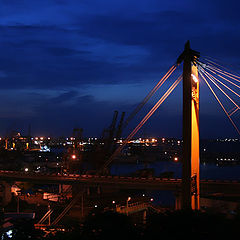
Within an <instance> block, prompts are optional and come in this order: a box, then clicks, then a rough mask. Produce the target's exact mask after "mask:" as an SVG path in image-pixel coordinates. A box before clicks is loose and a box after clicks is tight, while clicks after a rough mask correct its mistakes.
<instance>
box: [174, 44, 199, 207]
mask: <svg viewBox="0 0 240 240" xmlns="http://www.w3.org/2000/svg"><path fill="white" fill-rule="evenodd" d="M199 56H200V54H199V53H198V52H196V51H193V50H192V49H191V48H190V43H189V41H188V42H187V43H186V44H185V49H184V51H183V53H182V54H181V55H180V56H179V58H178V60H177V63H178V64H180V63H181V62H182V61H183V130H182V131H183V161H182V164H183V165H182V201H181V208H182V209H192V210H199V209H200V203H199V180H200V178H199V163H200V160H199V80H198V69H197V65H196V60H197V59H198V58H199Z"/></svg>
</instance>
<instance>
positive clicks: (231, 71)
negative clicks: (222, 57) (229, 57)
mask: <svg viewBox="0 0 240 240" xmlns="http://www.w3.org/2000/svg"><path fill="white" fill-rule="evenodd" d="M203 59H205V60H206V61H207V62H208V64H211V65H213V66H214V67H216V65H217V66H219V67H220V68H222V69H225V70H226V71H227V72H228V73H229V74H230V75H233V76H236V77H237V78H239V79H240V76H239V73H236V72H235V74H234V73H233V72H234V71H233V70H231V69H229V68H227V67H225V66H223V65H221V64H218V63H216V62H214V61H213V60H211V59H214V58H212V57H204V58H203ZM214 60H216V61H217V62H220V61H219V60H217V59H214ZM223 64H224V65H226V64H225V63H223ZM222 71H223V70H222ZM227 72H226V73H227Z"/></svg>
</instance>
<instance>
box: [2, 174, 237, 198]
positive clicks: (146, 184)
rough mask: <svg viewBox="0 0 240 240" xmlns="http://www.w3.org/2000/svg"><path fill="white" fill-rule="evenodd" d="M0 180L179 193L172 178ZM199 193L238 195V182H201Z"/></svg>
mask: <svg viewBox="0 0 240 240" xmlns="http://www.w3.org/2000/svg"><path fill="white" fill-rule="evenodd" d="M0 180H2V181H7V182H11V181H25V182H29V181H31V182H34V183H49V184H69V185H73V184H80V185H87V186H97V185H101V186H112V187H115V188H127V189H149V190H170V191H180V189H181V182H182V180H181V179H173V178H170V179H169V178H157V177H150V178H143V177H126V176H97V175H79V174H62V175H61V174H34V173H25V172H18V171H1V170H0ZM200 191H201V193H209V192H210V193H211V192H220V193H240V182H239V181H223V180H201V181H200Z"/></svg>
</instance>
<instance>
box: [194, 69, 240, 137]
mask: <svg viewBox="0 0 240 240" xmlns="http://www.w3.org/2000/svg"><path fill="white" fill-rule="evenodd" d="M199 73H200V75H201V77H202V78H203V80H204V81H205V82H206V84H207V86H208V87H209V89H210V90H211V92H212V94H213V95H214V97H215V98H216V100H217V101H218V103H219V104H220V106H221V107H222V109H223V111H224V112H225V114H226V115H227V117H228V118H229V120H230V121H231V123H232V125H233V126H234V128H235V129H236V131H237V132H238V134H239V135H240V131H239V129H238V127H237V126H236V124H235V123H234V121H233V120H232V118H231V117H230V116H229V114H228V112H227V111H226V109H225V107H224V106H223V104H222V102H221V101H220V100H219V98H218V97H217V95H216V93H215V92H214V90H213V89H212V87H211V86H210V84H209V83H208V81H207V79H206V78H205V77H204V72H203V71H202V70H201V69H200V71H199Z"/></svg>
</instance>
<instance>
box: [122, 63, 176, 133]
mask: <svg viewBox="0 0 240 240" xmlns="http://www.w3.org/2000/svg"><path fill="white" fill-rule="evenodd" d="M176 68H177V64H174V65H172V66H171V67H170V68H169V70H168V71H167V73H166V74H165V75H164V76H163V77H162V78H161V79H160V80H159V82H158V83H157V84H156V85H155V87H154V88H153V89H152V90H151V91H150V92H149V93H148V94H147V96H146V97H145V98H144V99H143V100H142V102H140V103H139V104H138V105H137V107H136V108H135V109H134V110H133V111H132V113H131V114H130V115H129V116H128V118H127V119H126V120H125V122H124V123H123V129H124V128H126V127H127V125H128V124H129V122H130V121H131V120H132V119H133V118H134V117H135V116H136V115H137V114H138V112H140V110H141V109H142V108H143V107H144V106H145V105H146V103H147V102H148V101H149V99H150V98H151V97H152V96H153V95H154V94H155V93H156V92H157V91H158V89H159V88H160V87H161V86H162V85H163V84H164V83H165V81H166V80H167V79H168V78H169V77H170V76H171V75H172V73H173V72H174V71H175V70H176Z"/></svg>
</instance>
